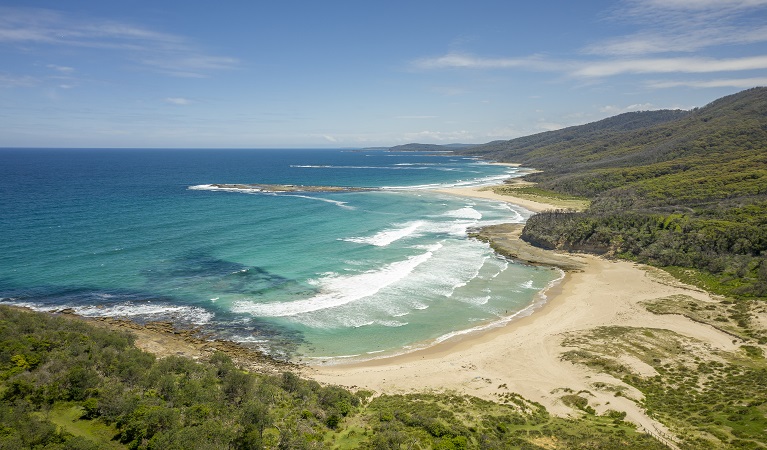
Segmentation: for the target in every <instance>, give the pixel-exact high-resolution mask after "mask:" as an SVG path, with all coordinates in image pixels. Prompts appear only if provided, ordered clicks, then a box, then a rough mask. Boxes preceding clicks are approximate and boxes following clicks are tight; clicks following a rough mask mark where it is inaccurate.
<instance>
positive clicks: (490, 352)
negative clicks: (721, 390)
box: [302, 188, 737, 434]
mask: <svg viewBox="0 0 767 450" xmlns="http://www.w3.org/2000/svg"><path fill="white" fill-rule="evenodd" d="M444 192H445V193H453V194H456V195H472V196H476V197H479V198H486V199H495V200H502V201H510V202H512V203H515V204H519V205H522V206H524V207H525V208H528V209H531V210H541V209H547V208H548V205H543V204H537V202H533V203H536V204H531V203H530V202H527V201H525V202H522V201H519V199H515V198H510V197H507V196H501V195H498V194H494V193H493V192H492V191H486V190H478V189H475V188H460V189H455V190H452V189H448V190H445V191H444ZM570 257H571V258H573V259H575V260H577V261H578V262H579V263H580V264H581V268H582V270H581V271H573V272H568V273H567V274H566V275H565V278H564V279H563V280H562V281H561V282H560V283H559V284H558V285H557V286H555V287H553V288H551V289H550V290H549V291H548V292H547V293H546V295H547V297H548V301H547V302H546V303H545V304H543V306H541V307H540V308H539V309H538V310H536V311H534V312H533V313H532V314H530V315H529V316H527V317H523V318H520V319H517V320H513V321H511V322H510V323H508V324H507V325H505V326H502V327H498V328H493V329H489V330H486V331H482V332H477V333H474V334H468V335H462V336H459V337H457V338H454V339H451V340H448V341H445V342H442V343H439V344H436V345H434V346H431V347H429V348H426V349H423V350H419V351H415V352H412V353H408V354H404V355H400V356H394V357H389V358H382V359H376V360H371V361H367V362H357V363H351V364H336V365H328V366H322V365H318V366H311V367H307V368H305V369H303V370H302V374H303V375H304V376H307V377H310V378H313V379H315V380H317V381H320V382H322V383H329V384H338V385H342V386H347V387H356V388H364V389H370V390H373V391H375V392H378V393H387V394H393V393H407V392H418V391H425V390H427V391H428V390H434V391H445V390H451V391H457V392H460V393H464V394H469V395H474V396H478V397H482V398H486V399H490V400H498V399H499V394H503V393H505V392H515V393H518V394H520V395H522V396H523V397H525V398H527V399H529V400H533V401H536V402H539V403H541V404H543V405H544V406H545V407H546V408H547V409H548V410H549V411H550V412H552V413H554V414H558V415H570V414H574V410H573V409H571V408H569V407H567V406H565V405H564V404H562V403H561V401H560V400H559V398H560V397H561V396H562V395H564V393H563V392H562V391H561V389H572V390H573V391H575V392H578V391H581V390H588V391H590V392H591V393H592V394H593V395H594V397H591V398H590V400H589V404H590V405H591V406H593V407H594V408H595V409H596V410H597V411H598V412H603V411H605V410H607V409H615V410H620V411H626V412H627V417H626V418H627V420H630V421H632V422H634V423H636V424H638V425H641V426H642V427H644V428H645V429H646V430H649V431H651V432H654V433H655V434H657V432H658V431H660V432H661V433H666V434H670V433H668V430H667V429H665V427H663V426H662V425H661V424H659V423H657V422H656V421H654V420H652V419H651V418H649V417H647V416H646V415H645V414H644V412H643V411H642V410H641V408H640V407H639V406H637V404H636V403H634V402H633V401H631V400H630V399H628V398H625V397H615V395H614V393H608V392H604V391H598V390H596V389H594V387H593V384H594V383H596V382H604V383H608V384H612V385H620V386H625V387H626V389H628V391H627V392H628V395H629V396H631V397H633V398H637V399H638V398H641V394H640V393H639V392H638V391H636V390H635V389H633V388H630V387H629V386H628V385H625V384H624V383H622V382H621V381H620V380H617V379H615V378H613V377H611V376H609V375H606V374H599V373H597V372H595V371H593V370H591V369H588V368H586V367H584V366H578V365H574V364H572V363H570V362H567V361H563V360H561V358H560V356H561V355H562V353H564V352H566V351H567V350H569V349H567V348H565V347H563V346H562V345H561V342H562V340H563V338H564V335H565V334H566V333H569V332H574V331H581V330H588V329H592V328H596V327H599V326H611V325H617V326H631V327H653V328H663V329H668V330H672V331H674V332H676V333H679V334H681V335H684V336H689V337H693V338H695V339H698V340H700V341H703V342H704V343H707V344H709V345H710V346H712V347H713V348H716V349H722V350H726V351H735V350H736V349H737V345H736V344H735V343H733V338H732V336H730V335H727V334H725V333H723V332H721V331H719V330H717V329H715V328H713V327H711V326H708V325H705V324H701V323H698V322H694V321H692V320H690V319H688V318H686V317H683V316H679V315H655V314H652V313H650V312H648V311H647V310H646V309H645V308H644V307H643V306H641V305H640V302H642V301H645V300H651V299H656V298H660V297H666V296H669V295H674V294H685V295H689V296H691V297H695V298H698V299H700V300H704V301H713V299H711V298H710V296H709V294H707V293H706V292H703V291H701V290H699V289H696V288H692V287H689V286H684V285H682V284H680V283H677V282H673V281H670V280H669V279H668V278H667V277H666V278H664V277H661V276H660V271H658V270H657V269H653V268H650V267H647V266H641V265H637V264H634V263H631V262H626V261H610V260H607V259H604V258H601V257H597V256H592V255H570ZM622 362H624V363H626V364H627V365H629V366H630V367H632V368H633V369H634V370H636V371H637V372H638V373H644V372H646V371H647V370H648V367H649V366H646V365H644V364H643V363H641V361H638V360H637V361H633V362H632V361H631V360H629V359H627V360H626V361H622ZM653 430H654V431H653Z"/></svg>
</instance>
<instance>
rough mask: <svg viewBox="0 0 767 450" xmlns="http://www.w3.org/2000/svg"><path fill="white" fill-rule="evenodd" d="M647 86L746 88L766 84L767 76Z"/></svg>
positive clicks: (663, 83) (662, 82)
mask: <svg viewBox="0 0 767 450" xmlns="http://www.w3.org/2000/svg"><path fill="white" fill-rule="evenodd" d="M646 85H647V86H648V87H651V88H657V89H664V88H674V87H680V86H686V87H692V88H721V87H734V88H739V89H747V88H752V87H757V86H767V77H761V78H730V79H716V80H686V81H650V82H648V83H646Z"/></svg>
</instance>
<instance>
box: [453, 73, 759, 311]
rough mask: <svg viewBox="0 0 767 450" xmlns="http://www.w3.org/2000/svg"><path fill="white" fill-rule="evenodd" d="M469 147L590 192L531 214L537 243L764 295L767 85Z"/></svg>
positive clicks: (574, 191) (559, 187)
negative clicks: (575, 204)
mask: <svg viewBox="0 0 767 450" xmlns="http://www.w3.org/2000/svg"><path fill="white" fill-rule="evenodd" d="M634 118H636V119H637V120H632V119H634ZM467 152H470V153H472V154H477V155H485V156H488V157H492V158H495V159H500V160H502V161H509V162H517V163H522V164H525V165H530V166H533V167H536V168H538V169H543V172H539V173H535V174H531V175H528V176H526V177H525V179H526V180H529V181H534V182H537V183H538V184H537V186H536V187H537V188H538V189H543V190H552V191H555V192H558V193H560V194H563V195H574V196H584V197H588V198H590V199H591V200H592V202H591V205H590V207H589V208H588V209H587V210H586V211H584V212H572V211H552V212H547V213H544V214H539V215H536V216H534V217H532V218H531V219H530V220H529V221H528V223H527V226H526V227H525V229H524V231H523V234H522V238H523V239H525V240H527V241H529V242H531V243H534V244H536V245H539V246H542V247H545V248H563V249H569V250H575V251H589V252H597V253H607V254H612V255H616V256H619V257H624V258H629V259H633V260H637V261H640V262H645V263H649V264H653V265H657V266H661V267H678V268H683V269H694V270H695V271H696V272H695V273H694V275H695V277H694V278H695V279H694V280H692V281H695V282H696V284H700V285H702V286H705V287H706V288H707V289H710V290H712V291H714V292H717V293H721V294H726V295H729V296H734V297H737V298H764V297H767V88H754V89H750V90H747V91H743V92H741V93H739V94H735V95H731V96H728V97H724V98H722V99H719V100H717V101H715V102H712V103H711V104H709V105H707V106H706V107H703V108H700V109H696V110H694V111H691V112H673V111H665V112H664V111H653V112H646V113H633V114H628V115H626V114H624V115H621V116H616V117H613V118H610V119H605V120H604V121H600V122H595V123H593V124H587V125H582V126H580V127H571V128H567V129H564V130H559V131H553V132H549V133H542V134H538V135H534V136H530V137H527V138H520V139H514V140H511V141H504V142H497V143H491V144H488V145H485V146H478V147H474V148H471V149H469V150H467Z"/></svg>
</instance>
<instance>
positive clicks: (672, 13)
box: [583, 0, 767, 56]
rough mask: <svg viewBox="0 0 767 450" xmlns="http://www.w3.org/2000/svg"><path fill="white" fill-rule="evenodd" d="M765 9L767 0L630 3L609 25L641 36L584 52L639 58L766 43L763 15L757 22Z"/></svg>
mask: <svg viewBox="0 0 767 450" xmlns="http://www.w3.org/2000/svg"><path fill="white" fill-rule="evenodd" d="M765 6H767V1H765V0H627V1H624V2H622V3H620V4H619V6H618V7H616V8H615V9H614V10H613V13H612V14H610V15H609V17H608V20H610V21H613V22H618V23H627V24H628V25H630V26H631V25H636V26H639V30H638V31H637V32H635V33H630V34H627V35H624V36H616V37H613V38H609V39H606V40H602V41H599V42H595V43H592V44H590V45H588V46H586V47H585V48H584V50H583V51H584V53H587V54H596V55H606V56H631V55H633V56H636V55H647V54H653V53H669V52H694V51H698V50H701V49H704V48H708V47H712V46H717V45H742V44H753V43H759V42H766V41H767V24H765V23H764V20H763V18H759V17H758V15H757V16H756V17H752V15H753V13H754V11H755V10H757V9H759V8H764V7H765Z"/></svg>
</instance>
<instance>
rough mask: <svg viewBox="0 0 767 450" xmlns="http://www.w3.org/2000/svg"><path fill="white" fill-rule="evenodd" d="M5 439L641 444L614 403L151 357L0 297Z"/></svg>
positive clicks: (198, 445)
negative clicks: (399, 387) (570, 404)
mask: <svg viewBox="0 0 767 450" xmlns="http://www.w3.org/2000/svg"><path fill="white" fill-rule="evenodd" d="M0 375H1V376H0V449H5V448H8V449H24V448H29V449H31V448H45V449H96V448H99V449H101V448H130V449H260V448H285V449H301V448H376V449H377V448H383V449H398V448H402V449H404V448H422V449H426V448H435V449H479V448H482V449H493V448H503V449H507V448H529V449H534V448H605V449H613V448H615V449H618V448H640V449H641V448H646V449H660V448H662V445H661V444H660V443H658V442H657V441H655V440H654V439H653V438H652V437H650V436H648V435H645V434H641V433H638V432H637V431H636V430H635V429H634V427H633V426H632V425H630V424H628V423H626V422H623V420H622V419H623V417H621V416H620V414H619V413H618V415H616V414H612V415H608V416H595V415H589V416H588V417H585V418H584V419H581V420H577V421H576V420H572V419H563V418H558V417H552V416H550V415H549V414H548V413H547V412H546V410H545V409H544V408H543V407H542V406H541V405H538V404H535V403H532V402H529V401H527V400H525V399H523V398H521V397H519V396H518V395H516V394H512V393H508V394H506V395H504V396H503V397H502V399H501V402H499V403H496V402H490V401H486V400H480V399H477V398H473V397H468V396H463V395H457V394H450V393H445V394H410V395H382V396H378V397H375V398H374V399H372V400H369V398H370V396H371V393H370V392H365V391H361V392H359V393H353V392H351V391H349V390H347V389H344V388H341V387H338V386H321V385H320V384H319V383H317V382H314V381H308V380H304V379H302V378H300V377H299V376H297V375H295V374H293V373H291V372H286V373H284V374H282V375H280V376H272V375H264V374H255V373H248V372H244V371H242V370H240V369H238V368H237V367H236V366H235V365H234V364H233V363H232V361H231V359H230V358H229V357H228V356H227V355H225V354H223V353H216V354H214V355H213V356H212V357H211V358H210V360H209V361H205V362H200V361H192V360H190V359H186V358H181V357H174V356H170V357H166V358H164V359H159V360H158V359H155V358H154V357H153V356H151V355H149V354H147V353H144V352H142V351H140V350H138V349H136V348H135V347H134V346H133V341H132V338H131V336H130V335H128V334H125V333H118V332H114V331H107V330H105V329H102V328H98V327H93V326H91V325H89V324H86V323H85V322H83V321H80V320H75V319H72V318H64V317H53V316H49V315H46V314H41V313H32V312H29V311H25V310H20V309H14V308H9V307H0Z"/></svg>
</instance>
